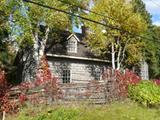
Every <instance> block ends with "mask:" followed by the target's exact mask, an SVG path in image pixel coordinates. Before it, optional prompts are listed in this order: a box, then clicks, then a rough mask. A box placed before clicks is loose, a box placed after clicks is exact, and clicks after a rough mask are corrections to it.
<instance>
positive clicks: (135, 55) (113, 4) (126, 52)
mask: <svg viewBox="0 0 160 120" xmlns="http://www.w3.org/2000/svg"><path fill="white" fill-rule="evenodd" d="M92 10H93V11H96V12H97V13H101V14H103V15H104V16H108V17H104V16H98V15H95V14H92V13H90V14H89V16H88V17H89V18H90V19H93V20H96V21H99V22H103V23H104V24H106V25H108V26H114V27H117V28H119V29H120V30H118V29H116V30H115V29H112V28H109V27H105V26H100V25H97V24H94V23H90V22H84V23H85V25H86V26H87V27H89V30H90V31H91V32H90V34H89V35H88V37H87V38H86V40H87V42H88V44H89V46H90V47H91V48H92V50H93V51H95V52H96V53H97V54H99V55H104V56H106V58H109V57H108V56H109V54H110V53H112V52H111V43H114V48H115V54H116V60H117V61H118V60H119V61H120V62H121V63H123V65H122V66H125V65H124V63H125V64H126V63H137V61H139V60H140V59H141V56H142V52H141V50H142V47H143V44H142V42H141V40H140V39H139V38H138V37H137V35H141V34H142V33H144V32H145V30H146V28H147V24H146V21H145V20H144V19H143V17H142V16H141V15H140V14H139V13H135V12H134V9H133V6H132V4H131V3H126V2H125V0H114V1H113V0H97V1H96V2H95V6H94V7H93V8H92ZM110 17H111V18H113V19H111V18H110ZM104 30H105V32H102V31H104ZM125 31H128V33H131V34H133V35H131V34H128V33H127V32H125ZM109 60H110V59H109ZM110 61H111V60H110Z"/></svg>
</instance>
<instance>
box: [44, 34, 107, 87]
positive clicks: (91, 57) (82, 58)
mask: <svg viewBox="0 0 160 120" xmlns="http://www.w3.org/2000/svg"><path fill="white" fill-rule="evenodd" d="M62 36H63V38H62V39H63V40H61V43H56V44H54V45H52V46H49V45H50V44H48V46H47V47H46V48H47V49H48V50H47V51H46V56H47V59H48V63H49V66H50V69H51V71H52V73H53V74H54V76H55V77H58V78H59V80H60V83H62V84H69V83H79V84H81V83H82V84H83V83H84V84H85V83H88V82H89V81H91V80H97V81H100V80H102V73H103V71H104V70H105V69H106V68H107V67H108V66H109V62H108V61H107V60H104V59H100V58H98V57H97V56H96V55H95V54H94V53H93V52H92V51H91V50H90V48H89V47H88V46H87V45H86V44H85V42H84V41H83V38H84V34H83V33H82V34H80V33H70V32H66V31H65V32H63V35H62Z"/></svg>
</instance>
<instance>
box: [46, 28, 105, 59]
mask: <svg viewBox="0 0 160 120" xmlns="http://www.w3.org/2000/svg"><path fill="white" fill-rule="evenodd" d="M60 36H61V38H58V39H59V42H55V41H58V40H56V39H50V42H47V45H46V46H47V47H46V54H48V55H52V56H55V55H59V56H60V55H64V56H65V57H67V56H68V57H69V56H73V57H77V58H84V59H85V58H87V59H89V58H94V59H99V60H103V59H100V58H99V57H98V56H96V55H95V54H94V53H93V52H92V51H91V49H90V48H89V47H88V46H87V44H86V42H84V37H83V35H82V34H81V33H71V32H68V31H65V32H64V31H63V32H62V33H61V35H60ZM71 37H74V38H75V39H76V40H77V41H78V42H77V53H68V52H67V48H66V41H67V40H69V39H70V38H71ZM90 60H91V59H90Z"/></svg>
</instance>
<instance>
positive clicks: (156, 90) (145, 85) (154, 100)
mask: <svg viewBox="0 0 160 120" xmlns="http://www.w3.org/2000/svg"><path fill="white" fill-rule="evenodd" d="M128 93H129V97H130V98H131V99H132V100H135V101H137V102H139V103H142V104H143V105H145V106H157V105H159V104H160V87H159V86H158V85H156V84H154V83H153V82H152V81H141V82H140V83H139V84H137V85H130V86H129V87H128Z"/></svg>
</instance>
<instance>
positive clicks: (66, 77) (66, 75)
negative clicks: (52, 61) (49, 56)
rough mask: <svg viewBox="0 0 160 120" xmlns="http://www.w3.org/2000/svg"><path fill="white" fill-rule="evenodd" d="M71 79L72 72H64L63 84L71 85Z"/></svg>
mask: <svg viewBox="0 0 160 120" xmlns="http://www.w3.org/2000/svg"><path fill="white" fill-rule="evenodd" d="M70 79H71V71H70V70H62V82H63V83H70Z"/></svg>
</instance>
